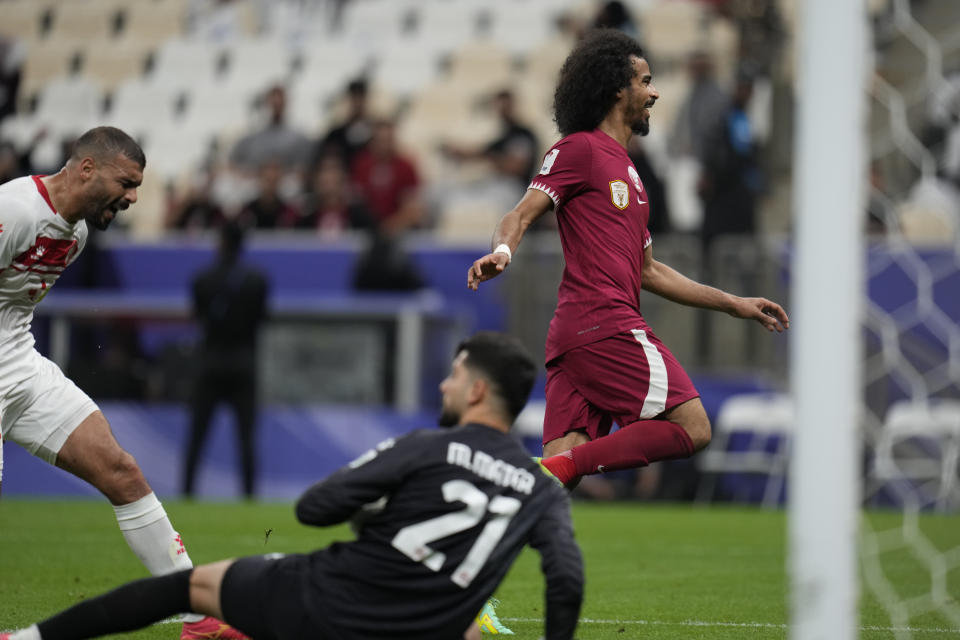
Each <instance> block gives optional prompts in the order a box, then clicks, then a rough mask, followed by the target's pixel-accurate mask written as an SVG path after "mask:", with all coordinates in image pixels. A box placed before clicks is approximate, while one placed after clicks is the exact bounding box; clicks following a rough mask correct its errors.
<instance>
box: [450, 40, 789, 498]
mask: <svg viewBox="0 0 960 640" xmlns="http://www.w3.org/2000/svg"><path fill="white" fill-rule="evenodd" d="M659 97H660V94H659V93H658V92H657V90H656V88H655V87H654V85H653V76H652V74H651V72H650V66H649V64H648V63H647V60H646V59H645V58H644V54H643V50H642V49H641V48H640V45H639V44H638V43H637V42H636V41H635V40H633V39H632V38H630V37H629V36H626V35H624V34H623V33H621V32H619V31H616V30H612V29H601V30H596V31H594V32H591V33H590V34H588V35H587V37H585V38H584V39H583V40H582V41H581V42H580V43H579V44H578V45H577V47H576V48H575V49H574V50H573V52H571V54H570V55H569V57H568V58H567V60H566V62H564V65H563V68H562V69H561V71H560V76H559V79H558V82H557V88H556V92H555V94H554V113H555V118H556V121H557V126H558V128H559V130H560V133H561V134H562V135H563V138H561V140H560V141H559V142H557V143H556V144H555V145H554V146H553V147H552V148H551V149H550V150H549V151H548V152H547V154H546V156H545V157H544V161H543V166H542V168H541V169H540V173H539V175H537V176H535V177H534V179H533V181H532V182H531V183H530V186H529V188H528V190H527V192H526V194H525V195H524V197H523V198H522V199H521V200H520V202H519V203H518V204H517V205H516V206H515V207H514V208H513V210H512V211H510V212H509V213H507V214H506V215H505V216H503V218H502V219H501V220H500V222H499V223H498V225H497V228H496V231H495V232H494V235H493V242H492V246H493V247H494V249H493V251H492V252H491V253H488V254H487V255H485V256H483V257H482V258H480V259H479V260H477V261H476V262H474V263H473V265H472V266H471V267H470V271H469V272H468V274H467V286H469V287H470V288H471V289H474V290H476V289H477V287H478V286H479V285H480V283H481V282H484V281H485V280H489V279H490V278H493V277H496V276H497V275H499V274H500V273H502V272H503V270H504V269H506V268H507V265H509V264H510V260H511V257H512V255H513V252H514V251H516V249H517V246H518V245H519V244H520V240H521V239H522V238H523V235H524V232H525V231H526V230H527V229H528V228H529V227H530V225H531V224H533V222H534V221H535V220H536V219H537V218H539V217H540V216H542V215H543V214H544V213H546V212H547V211H548V210H550V209H554V210H555V211H556V216H557V226H558V227H559V232H560V243H561V245H562V246H563V255H564V258H565V261H566V266H565V268H564V272H563V279H562V281H561V283H560V289H559V292H558V301H557V309H556V311H555V313H554V316H553V320H552V321H551V322H550V330H549V332H548V334H547V344H546V365H547V386H546V400H547V409H546V416H545V418H544V431H543V442H544V447H543V454H544V459H543V464H544V466H546V467H547V468H548V469H549V470H550V471H551V472H552V473H553V474H554V475H555V476H556V477H557V478H558V479H559V480H560V481H561V482H563V483H564V484H565V485H567V486H571V487H572V486H574V485H575V484H576V483H577V482H578V481H579V479H580V478H581V477H582V476H584V475H590V474H594V473H601V472H606V471H616V470H619V469H631V468H635V467H642V466H646V465H648V464H650V463H651V462H655V461H657V460H670V459H674V458H686V457H689V456H691V455H693V454H694V453H695V452H696V451H699V450H700V449H702V448H703V447H705V446H707V444H709V442H710V421H709V419H708V418H707V414H706V412H705V411H704V409H703V405H702V404H701V402H700V398H699V394H698V393H697V390H696V389H695V388H694V386H693V384H692V383H691V382H690V378H689V377H688V376H687V374H686V372H685V371H684V370H683V368H682V367H681V366H680V364H679V363H678V362H677V360H676V359H675V358H674V356H673V354H671V353H670V351H669V350H668V349H667V348H666V346H664V344H663V343H662V342H660V340H659V339H658V338H657V337H656V336H655V335H654V334H653V332H652V331H651V329H650V327H649V326H648V325H647V323H646V321H645V320H644V318H643V316H642V315H641V313H640V309H639V295H640V289H641V288H643V289H646V290H647V291H652V292H653V293H655V294H657V295H660V296H662V297H664V298H667V299H668V300H671V301H673V302H679V303H681V304H685V305H689V306H695V307H703V308H706V309H714V310H717V311H725V312H726V313H729V314H730V315H732V316H734V317H737V318H746V319H752V320H756V321H757V322H759V323H760V324H761V325H763V326H764V327H765V328H766V329H767V330H769V331H778V332H779V331H783V330H784V329H786V328H787V327H788V326H789V318H788V317H787V314H786V312H784V310H783V308H781V307H780V305H778V304H776V303H775V302H771V301H770V300H767V299H765V298H741V297H738V296H735V295H732V294H730V293H727V292H725V291H721V290H719V289H715V288H713V287H709V286H706V285H703V284H700V283H698V282H694V281H693V280H690V279H689V278H687V277H686V276H684V275H682V274H680V273H679V272H677V271H675V270H674V269H672V268H671V267H669V266H667V265H665V264H663V263H662V262H658V261H657V260H656V259H654V257H653V246H652V240H651V237H650V233H649V232H648V231H647V220H648V217H649V204H648V202H647V194H646V192H645V191H644V190H643V184H642V183H641V182H640V177H639V176H638V175H637V171H636V168H635V167H634V166H633V163H632V162H631V161H630V158H629V157H628V156H627V151H626V147H627V143H628V142H629V140H630V137H631V136H632V135H634V134H640V135H646V134H647V133H648V132H649V130H650V108H651V107H653V105H654V103H655V102H656V101H657V99H658V98H659ZM614 421H615V422H617V424H618V425H620V429H618V430H616V431H614V432H613V433H610V428H611V425H612V423H613V422H614Z"/></svg>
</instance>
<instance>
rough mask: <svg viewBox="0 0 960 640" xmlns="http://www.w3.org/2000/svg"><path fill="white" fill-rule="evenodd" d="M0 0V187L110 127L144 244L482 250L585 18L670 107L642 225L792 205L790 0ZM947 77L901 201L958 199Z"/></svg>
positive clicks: (519, 185) (530, 164)
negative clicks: (615, 41) (123, 157)
mask: <svg viewBox="0 0 960 640" xmlns="http://www.w3.org/2000/svg"><path fill="white" fill-rule="evenodd" d="M77 4H82V5H84V8H85V10H86V13H82V12H79V11H78V10H77V9H76V7H75V6H74V5H77ZM875 4H877V3H875ZM0 5H2V6H3V12H4V16H5V20H4V22H5V23H6V26H3V25H0V180H3V181H5V180H8V179H10V178H12V177H15V176H18V175H24V174H27V173H47V172H51V171H56V170H57V169H58V167H59V166H60V163H62V160H63V158H64V157H65V154H66V153H68V152H69V143H70V137H71V135H76V134H77V133H79V131H80V130H82V128H83V127H81V124H101V123H110V124H115V125H117V126H120V127H121V128H124V129H125V130H128V131H130V132H131V133H132V134H133V135H135V136H137V137H138V139H141V140H142V142H143V145H144V148H145V151H146V152H147V157H148V167H147V169H148V171H147V174H146V177H145V184H144V190H145V191H146V193H144V194H143V195H144V196H145V197H143V198H141V203H140V204H139V205H137V208H138V210H134V211H132V212H131V215H130V216H127V220H126V223H127V224H129V225H130V226H131V227H133V230H134V231H135V232H138V231H139V232H140V235H147V236H149V235H152V236H156V235H157V234H161V233H163V232H164V231H165V230H181V231H187V232H193V231H197V230H205V229H209V228H212V227H217V226H219V225H221V224H222V223H223V222H224V221H225V220H231V219H236V220H238V221H239V222H241V224H243V225H245V226H247V227H250V228H256V229H297V230H301V231H303V232H306V231H307V230H312V231H314V232H316V233H317V234H319V235H321V236H323V237H328V238H332V237H337V236H338V235H340V234H342V233H344V232H350V231H356V230H360V231H376V232H378V233H382V234H385V235H387V236H397V235H400V234H403V233H404V232H406V231H408V230H432V231H433V232H434V233H436V235H437V236H438V237H458V238H468V239H471V240H485V239H486V238H487V237H488V236H489V233H490V230H491V229H492V228H493V225H494V224H495V221H496V219H497V218H498V217H499V216H500V215H501V214H502V213H504V212H505V211H507V210H508V209H509V208H510V207H511V206H512V205H513V204H514V203H515V202H516V200H517V199H518V198H519V197H520V196H521V195H522V193H523V190H524V188H525V187H526V184H527V183H528V179H529V178H530V175H531V174H532V173H533V172H535V171H536V168H537V167H538V165H539V161H540V158H541V155H542V153H543V152H544V151H545V150H546V149H547V148H548V147H549V146H550V145H551V144H552V143H553V141H554V140H555V139H556V137H557V135H558V134H557V133H556V130H555V127H554V126H553V123H552V120H551V115H550V113H551V109H550V107H551V99H552V88H553V79H554V77H555V74H556V72H557V71H558V69H559V64H560V62H562V60H563V58H564V57H565V55H566V53H567V52H568V51H569V49H570V47H571V46H572V44H573V43H574V42H575V41H576V40H577V38H578V37H579V36H580V35H581V34H582V33H583V31H584V30H585V29H587V28H590V27H607V28H616V29H620V30H623V31H624V32H626V33H628V34H630V35H632V36H634V37H636V38H638V39H639V41H640V42H641V44H642V45H643V46H644V48H645V50H646V51H647V52H648V57H649V58H650V62H651V65H652V68H653V71H654V82H655V83H656V84H657V86H658V88H659V90H660V93H661V96H662V97H661V100H660V101H659V102H658V104H657V105H656V107H655V108H654V111H653V116H654V120H653V125H654V126H653V127H652V133H651V135H650V136H649V137H646V138H640V137H635V138H634V141H633V146H632V148H631V149H630V155H631V157H632V158H633V160H634V163H635V164H636V165H637V169H638V172H639V173H640V176H641V179H642V180H643V182H644V184H645V185H646V187H647V189H648V190H649V191H650V192H651V222H650V225H651V230H652V231H653V232H654V233H662V232H664V231H677V232H686V233H695V234H698V235H699V236H700V238H701V239H702V244H703V247H704V250H705V251H709V247H710V245H711V243H712V241H713V239H714V238H716V237H718V236H721V235H724V234H752V233H755V232H757V231H758V230H785V229H786V228H788V225H789V215H788V214H784V213H778V214H777V215H772V216H771V215H768V214H769V213H770V210H771V209H773V208H775V207H780V208H781V209H782V208H784V204H783V200H782V199H781V200H780V201H779V202H776V203H772V201H773V198H771V194H772V192H773V191H775V190H776V189H777V188H778V185H782V184H783V183H784V182H787V181H788V179H789V167H784V166H779V167H778V166H777V165H776V162H775V161H774V160H773V159H772V158H771V153H770V147H771V146H774V141H773V140H772V138H773V137H774V136H779V137H780V138H781V139H787V140H788V141H789V138H790V134H789V132H788V131H785V130H786V129H789V128H790V127H789V126H781V127H780V129H779V130H774V127H773V122H774V121H776V122H777V123H778V124H780V125H784V124H785V125H790V123H789V120H784V118H783V116H782V115H778V114H776V113H774V104H775V100H777V99H779V102H777V104H783V103H784V102H789V101H790V100H792V96H791V95H790V93H789V92H790V89H789V87H790V74H791V73H792V69H790V63H789V55H788V54H789V49H788V47H789V40H788V36H789V34H790V32H791V28H792V22H791V21H792V20H794V19H795V13H796V7H795V3H792V2H786V1H785V0H749V1H747V0H643V1H641V0H634V1H632V2H631V1H625V2H621V1H618V0H556V1H548V0H516V1H515V2H512V1H510V0H491V1H490V2H486V3H484V2H478V1H476V0H424V2H411V1H409V0H397V1H394V0H279V1H276V2H266V1H265V0H132V1H131V2H130V3H124V2H120V1H119V0H84V2H81V3H68V2H65V1H64V0H37V1H36V2H33V1H30V0H0ZM97 11H101V12H102V13H103V19H101V20H100V21H99V22H97V21H96V20H95V19H94V18H95V17H96V16H95V14H96V12H97ZM91 15H93V16H94V17H91ZM7 18H9V19H7ZM144 21H149V26H150V29H148V30H143V27H141V26H138V25H140V24H141V23H142V22H144ZM71 23H73V24H71ZM84 25H86V26H84ZM84 29H86V30H87V31H83V30H84ZM91 34H92V35H99V36H100V39H99V40H97V39H95V38H92V35H91ZM87 40H89V42H88V41H87ZM95 42H106V43H107V46H106V47H102V46H99V45H97V46H94V44H93V43H95ZM101 49H106V51H107V52H108V53H109V55H107V56H105V58H106V62H102V61H101V60H100V57H104V56H101ZM114 49H116V50H114ZM56 51H60V52H61V53H59V54H56V55H54V53H51V52H56ZM57 56H59V57H57ZM48 67H49V68H48ZM956 84H957V83H956V82H955V81H952V80H950V81H948V82H945V83H944V86H943V87H940V88H939V89H938V91H937V92H936V94H935V95H933V96H932V97H931V100H930V105H931V106H930V109H929V116H928V119H927V122H926V124H927V125H928V126H927V131H926V132H925V135H927V137H928V138H930V139H932V138H936V139H937V140H939V141H940V142H939V143H938V144H936V145H935V146H934V148H935V149H938V150H940V152H941V156H940V157H939V158H938V159H939V161H940V165H942V167H943V168H944V171H941V172H940V176H941V179H939V180H933V181H925V182H923V183H922V184H919V185H918V187H917V189H916V190H914V192H913V193H912V194H910V202H918V201H919V202H921V204H922V203H927V204H926V205H923V206H928V205H929V202H930V201H931V198H932V199H934V200H936V199H937V198H939V199H940V200H942V201H943V202H941V203H940V204H936V203H934V205H936V206H938V207H940V208H943V207H944V206H949V205H950V203H951V202H952V200H953V199H952V198H951V193H952V192H951V191H950V189H955V183H956V180H949V179H948V180H944V179H942V178H943V176H944V175H947V176H949V174H950V173H951V170H950V167H952V166H953V165H955V164H960V163H957V162H953V160H954V159H955V156H956V157H960V154H957V153H955V150H956V149H957V148H960V144H957V143H956V140H960V136H958V135H957V134H956V133H955V128H956V127H955V122H956V115H955V114H956V110H955V109H953V110H951V108H950V105H951V104H953V103H952V102H951V100H953V98H952V96H954V94H955V93H956V91H955V89H953V87H955V86H956ZM777 91H780V92H781V93H780V94H779V98H777V97H776V96H775V92H777ZM783 91H786V92H787V93H786V94H783V93H782V92H783ZM954 102H955V100H954ZM937 105H940V107H938V106H937ZM943 105H947V106H946V108H944V107H943ZM938 108H939V111H938ZM944 113H945V114H947V116H946V118H945V117H944V115H943V114H944ZM951 114H952V115H951ZM951 118H952V119H951ZM68 121H69V122H70V123H71V124H69V125H68V124H65V123H66V122H68ZM252 122H258V123H259V124H251V123H252ZM790 126H792V125H790ZM937 136H939V137H938V138H937ZM934 142H936V141H934ZM787 144H789V142H788V143H787ZM778 171H779V175H775V174H776V173H777V172H778ZM870 171H871V175H872V180H871V184H872V187H873V194H874V198H873V199H872V200H871V206H870V210H869V211H868V215H867V216H866V219H867V221H868V222H867V228H868V229H869V230H870V231H872V232H877V233H885V232H887V231H889V230H891V229H896V228H899V221H898V219H897V218H898V209H897V206H895V204H896V203H895V204H894V205H892V204H891V202H890V201H889V200H890V199H891V198H892V199H894V200H897V201H898V202H899V200H902V199H903V197H904V196H906V192H903V193H897V194H890V193H884V192H882V191H881V188H882V187H884V185H885V183H886V182H889V181H884V179H883V178H884V173H886V172H888V168H887V167H884V166H882V165H875V166H873V167H871V169H870ZM953 173H957V172H953ZM928 183H929V184H928ZM930 184H932V185H933V186H932V187H931V186H929V185H930ZM924 185H927V186H926V187H924ZM901 191H903V190H901ZM945 193H946V195H944V194H945ZM884 198H887V200H888V201H887V202H885V203H884V202H882V201H883V199H884ZM934 205H929V206H934ZM952 206H953V207H954V208H956V203H955V202H953V203H952ZM778 216H779V223H778V222H777V220H778ZM944 217H945V218H949V217H950V216H944ZM543 226H544V227H547V228H549V227H550V226H551V225H550V223H549V222H547V223H546V224H544V225H543Z"/></svg>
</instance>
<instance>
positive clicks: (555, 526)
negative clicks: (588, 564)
mask: <svg viewBox="0 0 960 640" xmlns="http://www.w3.org/2000/svg"><path fill="white" fill-rule="evenodd" d="M530 546H532V547H533V548H534V549H536V550H537V551H538V552H539V553H540V569H541V570H542V571H543V575H544V576H545V578H546V583H547V593H546V600H547V620H546V636H545V637H546V640H572V638H573V632H574V631H575V630H576V628H577V620H578V619H579V617H580V604H581V602H582V601H583V558H582V557H581V555H580V547H579V546H577V542H576V540H575V539H574V537H573V522H572V521H571V520H570V500H569V499H568V498H567V496H566V495H563V496H560V497H558V498H557V499H556V500H554V501H553V504H551V505H550V506H549V507H548V508H547V510H546V511H545V512H544V514H543V516H541V518H540V521H539V522H537V524H536V525H535V526H534V528H533V530H532V531H531V533H530Z"/></svg>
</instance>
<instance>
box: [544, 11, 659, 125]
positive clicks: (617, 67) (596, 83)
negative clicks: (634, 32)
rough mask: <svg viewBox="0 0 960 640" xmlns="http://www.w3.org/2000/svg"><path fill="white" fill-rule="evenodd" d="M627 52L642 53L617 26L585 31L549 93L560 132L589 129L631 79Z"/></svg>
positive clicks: (638, 45)
mask: <svg viewBox="0 0 960 640" xmlns="http://www.w3.org/2000/svg"><path fill="white" fill-rule="evenodd" d="M630 56H636V57H638V58H642V57H643V49H642V48H641V47H640V44H639V43H638V42H637V41H636V40H634V39H633V38H631V37H630V36H628V35H627V34H625V33H623V32H622V31H618V30H617V29H593V30H591V31H589V32H587V35H586V36H584V38H583V40H581V41H580V42H579V43H578V44H577V46H576V48H574V50H573V51H572V52H571V53H570V55H569V56H567V59H566V61H565V62H564V63H563V67H562V68H561V69H560V77H559V79H558V80H557V90H556V91H555V92H554V94H553V113H554V116H553V119H554V120H555V121H556V123H557V128H558V129H559V130H560V134H561V135H564V136H567V135H570V134H571V133H576V132H577V131H591V130H593V129H595V128H596V127H597V125H599V124H600V123H601V122H602V121H603V119H604V118H605V117H607V113H609V111H610V109H611V107H613V105H614V103H615V102H616V101H617V92H618V91H620V90H621V89H623V88H624V87H626V86H628V85H629V84H630V81H631V80H632V79H633V74H634V70H633V65H632V63H631V62H630Z"/></svg>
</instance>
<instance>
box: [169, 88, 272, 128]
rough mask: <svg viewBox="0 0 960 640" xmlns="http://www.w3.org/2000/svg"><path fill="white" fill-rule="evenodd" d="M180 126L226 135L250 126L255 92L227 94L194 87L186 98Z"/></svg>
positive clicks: (226, 92)
mask: <svg viewBox="0 0 960 640" xmlns="http://www.w3.org/2000/svg"><path fill="white" fill-rule="evenodd" d="M186 98H187V105H186V111H185V114H184V116H183V125H184V127H185V128H186V129H188V130H192V131H201V132H209V133H211V134H213V133H216V134H229V133H230V132H235V131H246V129H247V127H248V126H250V124H251V120H252V114H253V107H254V104H255V102H256V98H257V92H251V91H230V90H228V88H227V87H224V86H221V85H217V84H209V85H198V86H196V87H193V89H191V90H190V91H189V92H187V94H186Z"/></svg>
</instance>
